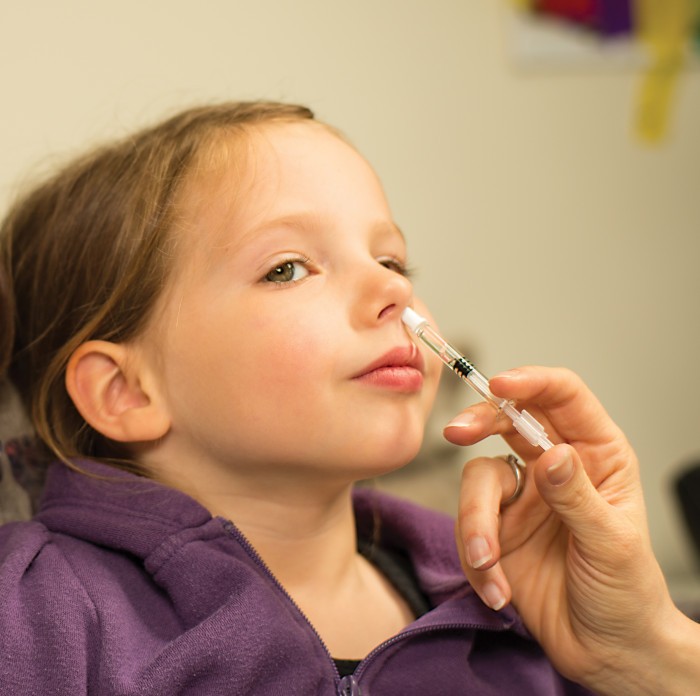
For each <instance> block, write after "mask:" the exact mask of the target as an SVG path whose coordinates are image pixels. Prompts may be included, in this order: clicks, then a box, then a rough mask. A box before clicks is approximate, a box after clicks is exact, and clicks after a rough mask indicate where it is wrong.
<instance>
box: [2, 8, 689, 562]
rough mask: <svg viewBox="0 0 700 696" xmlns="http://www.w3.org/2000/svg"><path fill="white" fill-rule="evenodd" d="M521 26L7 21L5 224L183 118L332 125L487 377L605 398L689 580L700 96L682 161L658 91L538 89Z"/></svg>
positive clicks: (684, 120)
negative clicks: (34, 185) (245, 105)
mask: <svg viewBox="0 0 700 696" xmlns="http://www.w3.org/2000/svg"><path fill="white" fill-rule="evenodd" d="M503 7H504V5H503V3H502V2H500V1H499V0H431V1H430V2H428V0H422V1H418V0H358V2H354V3H344V2H337V1H334V0H255V2H249V1H248V2H242V1H240V0H226V1H225V2H224V1H223V0H204V1H203V2H199V3H193V2H184V1H183V0H167V1H166V0H159V1H156V0H154V1H153V2H136V1H135V0H122V1H121V2H118V3H117V2H113V3H106V2H93V1H89V0H83V1H82V2H81V1H79V0H63V1H62V2H58V3H57V2H49V0H44V1H43V2H39V1H34V2H27V3H3V7H2V9H0V65H2V90H3V95H2V105H3V107H2V109H1V110H0V125H1V127H0V142H1V148H0V151H1V152H2V158H0V205H2V207H3V208H4V207H5V205H6V202H7V200H8V198H9V196H10V193H11V191H12V188H13V186H14V185H15V184H16V183H17V182H18V181H20V179H21V178H22V177H23V176H24V175H26V173H27V172H28V171H30V170H31V168H36V167H39V168H40V167H42V166H43V165H44V164H46V163H47V162H50V158H49V159H47V156H48V155H49V154H50V153H53V154H59V155H64V154H67V153H70V152H72V151H74V150H75V149H77V148H81V147H83V146H84V145H85V144H86V143H88V142H90V141H93V140H99V139H100V138H102V137H104V136H107V135H111V134H114V133H121V132H123V131H125V130H128V129H130V128H131V127H132V126H134V125H136V124H140V123H142V122H144V121H146V120H149V119H151V118H152V117H155V116H159V115H160V114H162V113H163V112H164V111H166V110H168V109H171V108H172V107H176V106H180V105H184V104H189V103H192V102H196V101H199V100H202V99H223V98H252V97H265V98H273V99H284V100H294V101H301V102H306V103H308V104H310V105H311V106H312V107H313V108H314V109H315V110H316V111H317V113H318V114H319V116H320V117H322V118H324V119H326V120H329V121H331V122H332V123H334V124H336V125H337V126H339V127H340V128H342V129H343V130H345V132H346V133H348V135H349V136H350V137H351V138H352V139H353V140H354V142H355V143H356V144H357V145H358V146H359V148H360V149H361V150H362V151H363V152H364V153H365V154H366V155H367V156H368V157H369V159H370V160H371V161H372V162H373V164H374V165H375V167H376V168H377V170H378V171H379V173H380V175H381V176H382V178H383V180H384V182H385V185H386V188H387V192H388V194H389V197H390V200H391V202H392V205H393V207H394V210H395V214H396V217H397V220H398V222H399V224H400V225H401V226H402V227H403V228H404V229H405V231H406V233H407V235H408V237H409V240H410V243H411V245H412V249H413V262H414V264H415V265H416V266H417V267H418V270H419V274H418V280H417V284H418V287H419V290H420V292H421V293H422V294H423V295H424V296H425V298H426V299H427V300H428V302H429V303H430V305H431V306H432V310H433V313H434V314H435V315H436V316H437V317H438V319H439V322H440V324H441V325H442V327H443V329H444V332H445V333H446V334H448V335H449V336H450V337H452V338H454V339H457V340H459V341H461V342H463V343H465V344H467V345H470V346H473V348H474V351H475V356H476V357H475V361H476V362H477V364H478V365H479V366H480V368H481V369H482V371H484V372H485V373H487V374H490V373H493V372H495V371H496V370H499V369H501V368H506V367H510V366H514V365H516V364H520V363H528V362H534V363H544V364H556V365H568V366H571V367H573V368H575V369H576V370H578V371H579V372H581V373H582V374H583V376H584V377H585V378H586V379H587V380H588V382H589V383H590V384H591V385H592V386H593V387H594V388H595V390H596V391H597V393H598V394H599V395H600V397H601V398H602V400H603V401H604V403H605V404H606V405H607V406H608V409H609V410H610V412H611V413H612V415H613V416H614V417H615V418H616V419H617V421H618V422H619V423H620V424H621V425H622V426H623V427H624V428H625V429H626V431H627V432H628V434H629V437H630V439H631V440H632V442H633V443H634V445H635V446H636V448H637V450H638V452H639V455H640V458H641V461H642V476H643V482H644V486H645V489H646V495H647V500H648V504H649V512H650V517H651V524H652V529H653V532H652V533H653V540H654V544H655V547H656V550H657V552H658V555H659V558H660V559H661V562H662V564H663V566H664V568H665V569H666V570H667V572H668V573H669V575H675V574H676V573H682V572H687V571H688V570H689V569H690V568H691V563H690V561H689V546H688V545H687V541H686V540H685V538H684V536H683V533H682V528H681V526H680V524H679V520H678V518H677V514H676V513H675V511H674V500H673V496H672V494H671V492H670V489H669V481H670V479H671V478H672V476H673V474H674V472H675V470H676V469H677V468H678V466H679V465H680V464H681V463H683V462H684V461H686V460H687V459H689V458H700V406H699V405H698V394H699V393H700V377H699V376H698V370H697V359H698V356H700V322H699V321H698V309H697V304H698V300H699V299H700V280H699V278H700V274H699V273H698V260H699V259H700V230H699V229H698V227H699V224H698V223H700V186H699V184H700V136H699V135H698V131H699V125H698V124H700V74H699V73H698V71H695V72H693V73H691V74H689V75H688V76H686V78H685V79H684V80H683V81H682V83H681V89H680V91H679V93H678V95H677V99H676V103H675V112H674V114H673V123H672V131H671V134H670V137H669V139H668V140H667V142H665V143H664V144H663V145H662V146H660V147H656V148H649V147H645V146H642V145H640V144H639V142H638V141H637V140H636V139H635V137H634V135H633V133H632V129H631V125H630V124H631V121H632V115H633V108H634V102H635V98H636V95H637V92H638V86H639V76H638V74H636V72H635V71H634V70H631V69H626V70H625V69H614V70H612V71H606V70H605V69H601V68H600V67H595V68H591V69H586V68H585V67H583V68H579V69H577V70H575V71H566V70H552V71H540V72H534V73H533V72H529V73H524V72H522V71H520V70H519V69H518V67H517V66H516V65H515V64H514V62H513V60H512V56H511V51H510V41H509V37H508V35H507V33H506V31H505V26H506V24H505V19H504V12H503ZM469 399H471V396H470V395H469V394H468V393H467V392H466V391H465V394H464V400H465V402H466V401H468V400H469ZM490 447H491V449H490V451H495V452H498V451H502V450H503V447H499V446H498V445H493V446H490ZM441 475H442V476H444V475H446V474H445V473H444V472H441ZM454 485H456V481H455V484H454ZM452 486H453V484H452V483H451V482H450V483H449V486H448V487H452Z"/></svg>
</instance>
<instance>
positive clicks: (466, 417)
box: [445, 413, 476, 428]
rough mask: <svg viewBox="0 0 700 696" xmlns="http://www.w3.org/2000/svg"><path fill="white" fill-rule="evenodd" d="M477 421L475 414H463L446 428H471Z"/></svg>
mask: <svg viewBox="0 0 700 696" xmlns="http://www.w3.org/2000/svg"><path fill="white" fill-rule="evenodd" d="M475 420H476V418H475V417H474V414H473V413H461V414H460V415H459V416H457V417H456V418H453V419H452V420H451V421H450V422H449V423H448V424H447V425H446V426H445V428H469V427H471V426H472V425H474V421H475Z"/></svg>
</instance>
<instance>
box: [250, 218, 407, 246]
mask: <svg viewBox="0 0 700 696" xmlns="http://www.w3.org/2000/svg"><path fill="white" fill-rule="evenodd" d="M327 223H328V221H327V220H326V219H325V218H324V216H322V215H319V214H318V213H315V212H311V211H309V212H306V211H301V212H298V213H289V214H285V215H280V216H279V217H276V218H273V219H271V220H265V222H263V223H261V224H260V225H256V226H253V227H251V228H250V229H249V230H246V231H245V232H244V233H243V235H241V237H240V241H241V242H242V243H246V242H247V241H249V240H250V239H251V238H253V239H254V238H255V236H256V235H260V234H265V233H268V234H269V233H271V232H273V231H274V230H275V228H280V227H288V228H292V229H301V228H304V229H311V230H313V229H321V228H323V227H324V226H325V225H326V224H327ZM371 232H372V233H373V234H376V235H381V236H394V235H398V236H399V237H400V238H401V240H402V242H404V243H405V242H406V237H405V235H404V233H403V232H402V231H401V228H400V227H399V226H398V225H397V224H396V223H395V222H394V221H393V220H392V221H385V220H380V221H378V222H377V223H375V224H374V225H373V226H372V227H371Z"/></svg>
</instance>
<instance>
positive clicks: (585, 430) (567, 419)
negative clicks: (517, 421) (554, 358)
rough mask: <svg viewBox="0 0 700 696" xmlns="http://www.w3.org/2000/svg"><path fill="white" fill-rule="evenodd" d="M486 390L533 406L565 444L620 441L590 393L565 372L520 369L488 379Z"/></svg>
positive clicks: (531, 368) (618, 432)
mask: <svg viewBox="0 0 700 696" xmlns="http://www.w3.org/2000/svg"><path fill="white" fill-rule="evenodd" d="M489 386H490V388H491V391H492V392H493V393H494V394H495V395H496V396H499V397H502V398H506V399H515V400H516V401H517V402H519V404H520V405H522V404H523V403H524V402H527V403H529V404H534V405H536V406H537V407H538V408H539V409H541V410H542V411H543V412H544V413H545V414H546V416H547V420H548V421H549V422H550V423H551V424H552V425H553V427H554V429H555V430H556V432H557V434H558V435H559V437H561V438H562V439H563V440H565V441H568V442H575V441H577V440H585V441H587V442H589V443H591V444H593V443H608V442H610V440H611V439H613V440H616V439H618V438H622V439H624V435H623V434H622V431H621V430H620V429H619V428H618V427H617V426H616V425H615V423H614V422H613V420H612V419H611V418H610V416H609V415H608V413H607V411H606V410H605V408H604V407H603V405H602V404H601V403H600V401H598V399H597V398H596V397H595V395H594V394H593V392H591V390H590V389H589V388H588V387H587V386H586V384H585V383H584V381H583V380H582V379H581V378H580V377H579V376H578V375H577V374H576V373H575V372H572V371H571V370H568V369H566V368H548V367H535V366H526V367H520V368H517V369H515V370H508V371H507V372H501V373H499V374H497V375H496V376H494V377H492V378H491V380H490V383H489ZM519 407H520V406H519Z"/></svg>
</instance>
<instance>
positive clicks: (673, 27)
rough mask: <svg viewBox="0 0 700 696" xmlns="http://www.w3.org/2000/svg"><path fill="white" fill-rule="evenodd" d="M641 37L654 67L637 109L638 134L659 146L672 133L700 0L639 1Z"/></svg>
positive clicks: (650, 69)
mask: <svg viewBox="0 0 700 696" xmlns="http://www.w3.org/2000/svg"><path fill="white" fill-rule="evenodd" d="M635 15H636V17H635V19H636V25H637V27H638V28H637V36H638V37H639V39H640V40H641V41H642V42H643V43H644V44H645V46H646V47H647V49H648V51H649V54H650V58H651V64H650V66H649V68H648V70H647V72H646V75H645V76H644V80H643V82H642V87H641V91H640V97H639V104H638V108H637V118H636V122H637V131H638V133H639V135H640V136H641V137H642V138H643V139H644V140H646V141H648V142H658V141H659V140H661V139H662V138H663V136H664V135H665V134H666V132H667V130H668V123H669V120H670V112H671V102H672V98H673V95H674V93H675V90H676V86H677V83H678V78H679V75H680V72H681V70H682V68H683V66H684V65H685V63H686V61H687V58H688V52H689V50H690V48H691V45H692V42H693V33H694V30H695V24H696V22H697V20H698V18H700V0H637V1H636V3H635Z"/></svg>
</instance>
